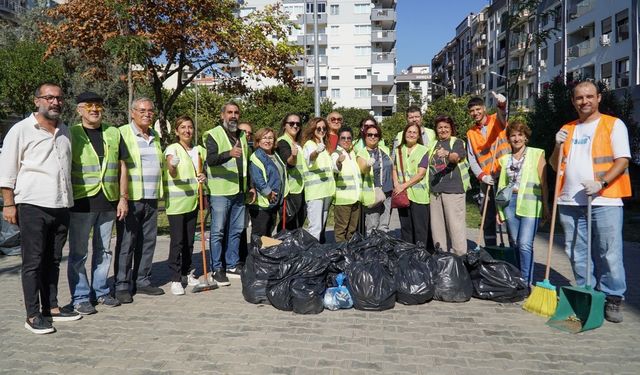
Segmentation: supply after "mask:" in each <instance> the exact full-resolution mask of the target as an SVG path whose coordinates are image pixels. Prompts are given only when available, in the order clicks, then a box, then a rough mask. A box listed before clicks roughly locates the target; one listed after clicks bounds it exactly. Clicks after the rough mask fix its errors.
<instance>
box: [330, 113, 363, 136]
mask: <svg viewBox="0 0 640 375" xmlns="http://www.w3.org/2000/svg"><path fill="white" fill-rule="evenodd" d="M333 110H334V111H336V112H340V114H341V115H342V118H343V121H344V122H343V124H344V125H347V126H350V127H351V129H353V135H354V136H355V137H357V136H358V135H359V134H360V121H362V120H363V119H365V118H367V117H369V111H367V110H366V109H362V108H349V107H337V108H334V109H333Z"/></svg>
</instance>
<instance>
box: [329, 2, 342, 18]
mask: <svg viewBox="0 0 640 375" xmlns="http://www.w3.org/2000/svg"><path fill="white" fill-rule="evenodd" d="M329 14H331V15H332V16H337V15H338V14H340V5H338V4H331V5H329Z"/></svg>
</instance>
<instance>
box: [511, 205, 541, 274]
mask: <svg viewBox="0 0 640 375" xmlns="http://www.w3.org/2000/svg"><path fill="white" fill-rule="evenodd" d="M517 201H518V194H515V193H514V194H513V195H512V196H511V200H510V201H509V206H507V207H505V208H504V216H505V218H506V222H507V229H508V230H509V245H510V246H511V247H515V248H516V249H518V257H519V258H520V272H522V277H524V279H525V280H527V282H528V283H529V285H531V284H532V283H533V265H534V261H533V240H534V239H535V237H536V231H537V230H538V221H539V218H537V217H524V216H519V215H517V214H516V204H517Z"/></svg>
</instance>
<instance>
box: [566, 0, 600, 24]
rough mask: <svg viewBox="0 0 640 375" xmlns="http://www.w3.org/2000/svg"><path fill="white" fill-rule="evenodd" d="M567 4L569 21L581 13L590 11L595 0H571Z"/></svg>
mask: <svg viewBox="0 0 640 375" xmlns="http://www.w3.org/2000/svg"><path fill="white" fill-rule="evenodd" d="M571 3H572V4H570V5H569V21H571V20H575V19H576V18H580V17H582V16H583V15H585V14H587V13H589V12H591V10H592V9H593V7H594V6H595V0H582V1H580V0H578V1H572V2H571Z"/></svg>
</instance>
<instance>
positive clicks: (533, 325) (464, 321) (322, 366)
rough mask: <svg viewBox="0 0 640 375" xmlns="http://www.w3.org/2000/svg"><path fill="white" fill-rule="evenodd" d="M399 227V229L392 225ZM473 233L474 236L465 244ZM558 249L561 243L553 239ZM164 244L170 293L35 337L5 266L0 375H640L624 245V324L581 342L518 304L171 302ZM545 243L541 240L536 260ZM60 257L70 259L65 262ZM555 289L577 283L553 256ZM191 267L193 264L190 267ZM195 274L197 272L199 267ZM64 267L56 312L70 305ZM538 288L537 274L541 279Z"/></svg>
mask: <svg viewBox="0 0 640 375" xmlns="http://www.w3.org/2000/svg"><path fill="white" fill-rule="evenodd" d="M394 223H395V226H396V227H397V221H396V220H394ZM476 235H477V232H476V231H474V230H469V238H476ZM556 241H557V244H558V245H559V239H556ZM168 242H169V241H168V238H167V237H160V238H159V239H158V246H157V251H156V256H155V264H154V269H153V272H154V279H155V281H156V282H158V283H161V285H162V286H163V288H164V289H165V291H166V292H167V294H165V295H163V296H159V297H150V296H135V297H134V299H135V301H134V303H133V304H131V305H126V306H122V307H118V308H115V309H105V308H104V307H100V306H99V307H98V311H99V313H98V314H95V315H92V316H88V317H84V318H83V319H82V320H80V321H77V322H68V323H57V324H56V328H57V329H58V332H57V333H55V334H52V335H43V336H37V335H33V334H31V333H29V332H27V331H26V330H25V329H24V328H23V323H24V307H23V298H22V290H21V287H20V277H19V271H20V259H19V258H18V257H0V339H1V342H0V373H2V374H26V373H29V374H33V373H37V374H107V373H126V374H177V373H203V374H209V373H229V374H235V373H253V374H266V373H269V374H271V373H273V374H316V373H317V374H341V373H348V374H370V373H390V374H391V373H392V374H405V373H406V374H478V375H481V374H488V375H496V374H540V373H545V374H547V373H553V374H576V373H580V374H622V373H628V374H638V373H639V372H640V351H639V350H638V347H640V324H639V323H640V297H639V287H638V286H639V285H638V275H637V274H634V273H633V272H637V270H638V269H639V268H638V264H639V263H640V262H639V260H638V259H639V255H640V246H639V245H640V244H637V243H626V244H625V252H626V253H625V259H626V266H627V275H628V284H629V285H628V286H629V291H628V292H627V303H626V305H625V307H624V313H625V321H624V323H622V324H617V325H616V324H611V323H607V322H605V324H604V325H603V326H602V327H601V328H599V329H597V330H594V331H590V332H584V333H581V334H577V335H571V334H568V333H564V332H560V331H556V330H553V329H551V328H548V327H547V326H545V324H544V323H545V320H544V319H541V318H538V317H536V316H534V315H531V314H529V313H526V312H524V311H523V310H522V309H521V307H520V306H519V305H517V304H497V303H494V302H487V301H480V300H475V299H474V300H471V301H470V302H468V303H462V304H451V303H442V302H435V301H434V302H430V303H428V304H426V305H421V306H403V305H396V307H395V309H393V310H389V311H384V312H362V311H356V310H343V311H337V312H331V311H325V312H323V313H322V314H319V315H304V316H303V315H295V314H293V313H290V312H283V311H278V310H276V309H274V308H272V307H271V306H263V305H252V304H248V303H246V302H245V301H244V300H243V298H242V294H241V286H240V282H239V280H233V279H232V285H231V286H230V287H227V288H221V289H218V290H215V291H210V292H204V293H200V294H189V293H188V294H187V295H185V296H173V295H171V294H169V286H168V284H167V282H168V277H167V276H168V275H167V269H166V264H165V262H164V261H165V260H166V257H167V253H168ZM546 246H547V242H546V240H545V238H544V237H543V236H538V238H537V239H536V246H535V247H536V261H537V262H538V263H542V262H543V257H544V255H545V251H546ZM66 253H67V252H66V251H65V255H66ZM554 256H555V259H554V261H553V262H554V266H553V269H554V273H553V278H552V282H553V283H554V284H555V285H562V284H566V283H567V282H568V280H572V276H571V271H570V267H569V264H568V262H567V259H566V256H564V255H563V254H562V253H561V252H560V247H559V246H556V250H555V252H554ZM194 259H198V258H197V257H196V258H194ZM198 264H200V263H199V262H198ZM66 265H67V263H66V257H65V259H64V261H63V265H62V270H61V279H60V301H61V303H67V302H68V298H69V291H68V285H67V281H66ZM537 271H538V273H539V275H538V277H537V278H536V279H539V278H540V277H541V273H542V267H541V266H539V267H538V269H537Z"/></svg>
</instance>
